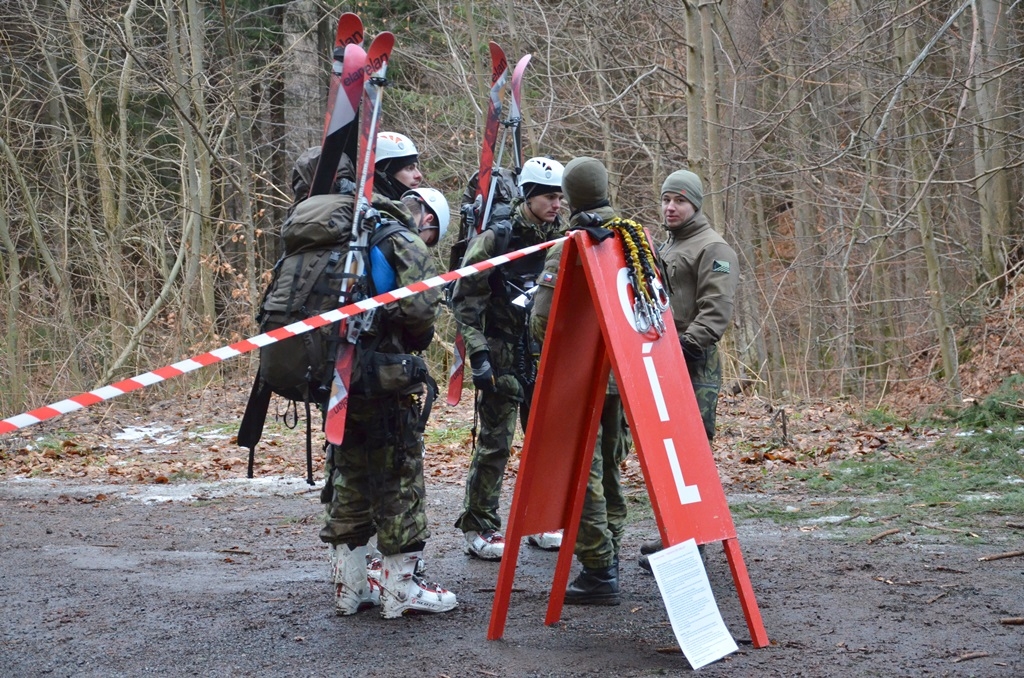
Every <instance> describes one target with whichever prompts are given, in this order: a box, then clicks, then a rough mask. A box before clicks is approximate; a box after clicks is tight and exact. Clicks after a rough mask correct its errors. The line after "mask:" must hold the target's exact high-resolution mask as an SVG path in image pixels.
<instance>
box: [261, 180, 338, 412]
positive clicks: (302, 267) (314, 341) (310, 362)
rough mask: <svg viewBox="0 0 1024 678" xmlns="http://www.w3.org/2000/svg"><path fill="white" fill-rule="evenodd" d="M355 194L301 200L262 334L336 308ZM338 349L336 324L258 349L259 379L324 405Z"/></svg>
mask: <svg viewBox="0 0 1024 678" xmlns="http://www.w3.org/2000/svg"><path fill="white" fill-rule="evenodd" d="M352 205H353V199H352V196H351V195H338V194H333V193H329V194H326V195H315V196H313V197H311V198H307V199H306V200H303V201H302V202H300V203H299V204H298V205H296V206H295V209H294V210H293V211H292V213H291V215H289V217H288V219H287V220H286V221H285V223H284V225H283V226H282V227H281V239H282V240H283V242H284V256H282V257H281V259H280V260H278V262H277V264H276V265H275V266H274V277H273V279H272V280H271V282H270V285H269V286H268V287H267V290H266V292H265V293H264V295H263V302H262V303H261V304H260V310H259V314H258V315H257V316H256V320H257V322H258V323H259V327H260V332H268V331H270V330H273V329H277V328H279V327H284V326H286V325H290V324H291V323H294V322H297V321H299V320H305V319H307V318H311V317H313V316H315V315H319V314H321V313H323V312H325V311H329V310H331V309H332V308H337V307H338V298H339V297H340V296H341V288H342V283H343V281H344V267H345V256H346V254H347V252H348V243H349V240H350V239H351V233H352ZM337 345H338V325H337V323H332V324H331V325H325V326H324V327H321V328H318V329H315V330H312V331H310V332H306V333H305V334H302V335H299V336H298V337H294V338H292V339H288V340H285V341H280V342H277V343H274V344H269V345H267V346H263V347H261V348H260V370H259V375H260V378H261V379H263V381H264V382H265V383H266V384H267V386H268V387H269V388H270V390H271V391H272V392H273V393H276V394H278V395H279V396H282V397H283V398H286V399H288V400H294V401H299V402H307V401H308V402H313V403H317V404H319V405H323V404H325V403H326V402H327V399H328V398H329V397H330V379H331V373H332V366H333V362H334V354H335V351H336V348H337Z"/></svg>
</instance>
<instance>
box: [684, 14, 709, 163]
mask: <svg viewBox="0 0 1024 678" xmlns="http://www.w3.org/2000/svg"><path fill="white" fill-rule="evenodd" d="M684 5H685V7H686V160H687V163H688V164H689V166H690V170H692V171H693V172H695V173H696V174H699V175H701V176H702V177H704V176H707V173H708V166H707V156H706V155H705V152H704V148H705V146H704V144H705V141H704V66H703V63H702V53H701V39H700V21H701V19H700V13H699V11H698V9H697V3H696V2H693V1H692V0H687V1H686V2H685V3H684Z"/></svg>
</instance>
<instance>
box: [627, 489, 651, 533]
mask: <svg viewBox="0 0 1024 678" xmlns="http://www.w3.org/2000/svg"><path fill="white" fill-rule="evenodd" d="M653 517H654V507H652V506H651V498H650V497H649V496H648V495H647V491H646V489H645V490H643V491H641V492H629V491H628V490H627V492H626V523H627V524H632V523H638V522H640V521H641V520H646V519H648V518H653Z"/></svg>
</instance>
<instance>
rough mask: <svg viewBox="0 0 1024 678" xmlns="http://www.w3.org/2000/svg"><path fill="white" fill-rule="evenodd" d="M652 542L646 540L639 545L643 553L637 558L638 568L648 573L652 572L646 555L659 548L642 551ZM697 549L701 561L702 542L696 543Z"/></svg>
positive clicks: (702, 555) (702, 557)
mask: <svg viewBox="0 0 1024 678" xmlns="http://www.w3.org/2000/svg"><path fill="white" fill-rule="evenodd" d="M653 543H654V542H646V543H644V544H643V545H642V546H640V553H643V554H644V555H642V556H640V557H639V558H638V559H637V564H638V565H639V566H640V569H642V570H643V571H644V572H647V573H648V574H654V573H653V572H652V571H651V561H650V559H649V558H648V556H649V555H650V554H652V553H657V552H658V551H660V550H661V549H660V548H657V549H654V550H648V551H646V552H644V548H646V547H647V546H649V545H652V544H653ZM658 546H661V540H660V539H659V540H658ZM697 551H698V552H699V553H700V559H701V560H702V561H703V560H704V544H698V545H697Z"/></svg>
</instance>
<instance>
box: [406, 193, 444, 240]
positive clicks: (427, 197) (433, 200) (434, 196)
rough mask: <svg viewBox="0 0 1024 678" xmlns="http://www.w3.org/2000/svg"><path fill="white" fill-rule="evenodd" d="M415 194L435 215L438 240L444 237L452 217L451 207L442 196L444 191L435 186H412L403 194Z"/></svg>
mask: <svg viewBox="0 0 1024 678" xmlns="http://www.w3.org/2000/svg"><path fill="white" fill-rule="evenodd" d="M411 194H415V195H416V196H417V197H419V199H420V200H421V201H422V202H423V204H424V205H426V206H427V207H429V208H430V211H431V212H433V213H434V216H436V217H437V226H438V230H439V233H438V234H437V240H438V242H440V241H441V239H442V238H444V234H445V233H447V232H448V223H449V222H450V221H451V218H452V211H451V208H450V207H449V206H448V200H447V198H445V197H444V193H442V192H441V191H439V190H437V189H436V188H426V187H421V188H414V189H412V190H411V191H409V192H408V193H406V194H405V195H411Z"/></svg>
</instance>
